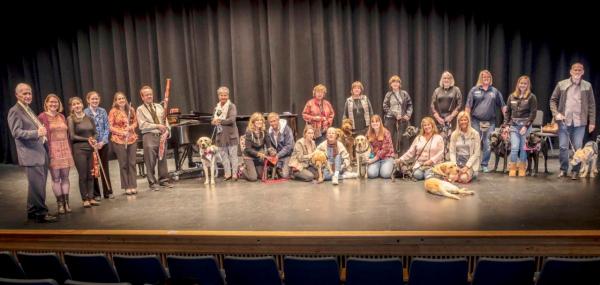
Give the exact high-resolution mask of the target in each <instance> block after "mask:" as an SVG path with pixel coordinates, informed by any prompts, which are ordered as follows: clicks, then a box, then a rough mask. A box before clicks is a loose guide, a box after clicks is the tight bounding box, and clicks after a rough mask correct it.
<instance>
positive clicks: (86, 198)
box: [67, 97, 100, 208]
mask: <svg viewBox="0 0 600 285" xmlns="http://www.w3.org/2000/svg"><path fill="white" fill-rule="evenodd" d="M69 105H70V106H71V115H69V118H68V119H67V121H68V124H69V137H70V139H71V142H72V143H73V158H74V159H75V168H77V172H78V173H79V191H80V192H81V200H82V201H83V207H85V208H89V207H91V206H98V205H100V202H98V201H96V200H94V180H93V179H94V177H93V176H92V169H93V168H94V159H93V155H94V148H95V147H96V126H95V124H94V122H93V121H92V119H91V118H90V117H88V116H86V115H85V113H84V112H83V101H81V98H79V97H72V98H71V99H69Z"/></svg>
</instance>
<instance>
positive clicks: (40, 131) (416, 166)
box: [8, 63, 596, 222]
mask: <svg viewBox="0 0 600 285" xmlns="http://www.w3.org/2000/svg"><path fill="white" fill-rule="evenodd" d="M570 74H571V77H570V78H569V79H565V80H563V81H560V82H559V83H558V84H557V86H556V88H555V90H554V92H553V93H552V96H551V98H550V110H551V111H552V115H553V117H554V120H555V121H556V122H558V123H559V144H560V157H559V158H560V175H559V176H560V177H564V176H567V175H568V172H567V170H568V158H569V157H568V156H569V155H568V150H569V147H570V145H569V144H572V145H573V147H574V148H575V149H578V148H581V146H582V144H583V137H584V134H585V131H586V127H587V131H588V132H592V131H593V130H594V128H595V125H594V123H595V120H596V118H595V101H594V93H593V89H592V86H591V84H590V83H589V82H587V81H585V80H583V79H582V76H583V74H584V68H583V65H582V64H581V63H575V64H573V65H572V66H571V70H570ZM388 83H389V91H388V92H387V93H386V94H385V97H384V100H383V114H382V115H381V116H380V115H378V114H374V112H373V107H372V105H371V102H370V100H369V97H368V96H367V95H366V94H364V86H363V84H362V83H361V82H359V81H356V82H354V83H352V85H351V88H350V97H348V98H347V99H346V101H345V104H344V110H343V118H344V119H348V120H350V122H351V123H352V135H353V136H357V135H364V136H365V137H366V138H367V140H368V142H369V144H370V146H371V149H372V151H371V153H370V155H369V159H368V160H367V162H366V164H367V174H368V177H369V178H376V177H382V178H390V177H391V175H392V171H393V168H394V163H400V162H402V163H405V164H407V165H411V167H412V169H411V171H412V175H413V177H414V178H416V179H425V178H427V177H428V176H430V175H431V170H430V169H431V167H432V166H433V165H435V164H438V163H440V162H443V161H445V160H450V161H452V162H455V163H456V164H457V165H458V167H459V179H458V182H461V183H468V182H470V181H471V180H472V179H473V178H474V177H476V176H477V173H478V172H488V171H489V170H488V162H489V160H490V136H491V134H492V132H493V131H494V130H495V127H496V122H497V118H496V115H497V113H498V111H500V112H501V113H502V114H503V117H504V120H503V124H502V127H506V128H509V130H510V143H511V152H510V163H509V176H524V175H525V168H526V160H527V153H526V150H525V144H526V140H527V136H528V135H529V133H530V132H531V128H532V123H533V121H534V119H535V116H536V111H537V103H538V102H537V98H536V96H535V95H534V94H533V93H532V91H531V79H530V78H529V77H528V76H525V75H523V76H521V77H519V78H518V80H517V82H516V86H515V89H514V91H513V92H512V93H511V94H510V95H509V96H508V99H507V102H508V104H506V103H505V101H504V99H503V96H502V94H501V93H500V91H499V90H498V89H496V88H495V87H494V86H493V78H492V74H491V72H490V71H488V70H482V71H481V72H480V73H479V77H478V80H477V83H476V84H475V86H474V87H473V88H471V89H470V91H469V93H468V95H467V98H466V102H465V104H464V110H463V96H462V93H461V91H460V89H459V88H458V87H457V86H455V81H454V77H453V75H452V74H451V73H450V72H448V71H445V72H443V73H442V75H441V78H440V81H439V86H438V87H437V88H436V89H435V91H434V92H433V94H432V97H431V105H430V108H431V116H427V117H424V118H423V119H422V120H421V122H420V129H419V133H418V135H416V137H415V138H414V140H413V142H412V144H410V142H409V138H408V137H407V136H405V135H404V134H405V133H406V131H407V128H408V126H409V122H410V120H411V117H412V114H413V104H412V99H411V97H410V95H409V94H408V92H407V91H406V90H403V89H402V80H401V79H400V77H399V76H397V75H394V76H392V77H391V78H390V79H389V81H388ZM15 94H16V97H17V103H16V104H15V105H14V106H13V107H12V108H11V109H10V111H9V114H8V123H9V126H10V130H11V133H12V134H13V136H14V138H15V143H16V148H17V154H18V157H19V165H21V166H23V167H25V170H26V173H27V177H28V182H29V190H28V191H29V192H28V193H29V194H28V203H27V208H28V217H29V218H32V219H35V220H36V221H38V222H53V221H55V220H56V217H54V216H52V215H48V208H47V207H46V205H45V184H46V179H47V172H48V167H49V168H50V175H51V177H52V189H53V192H54V194H55V196H56V199H57V204H58V213H59V214H62V213H66V212H70V211H71V207H70V205H69V188H70V186H69V169H70V167H71V166H73V165H74V166H75V168H76V169H77V172H78V173H79V189H80V193H81V197H82V201H83V206H84V207H91V206H97V205H99V204H100V200H101V198H100V197H101V195H100V190H99V185H100V184H103V193H102V194H103V195H104V198H107V199H112V198H114V194H113V192H112V190H111V189H112V188H111V182H110V178H109V173H108V169H109V168H108V159H109V158H108V156H109V153H110V152H109V138H110V149H111V150H112V151H113V152H114V153H115V155H116V157H117V160H118V163H119V171H120V176H121V188H122V189H123V190H124V191H125V194H127V195H134V194H136V193H137V182H136V171H135V160H136V157H135V156H136V149H137V143H136V142H137V140H138V134H137V131H136V130H137V129H139V132H140V133H141V135H142V141H143V150H144V163H145V165H146V168H147V172H148V174H147V179H148V184H149V186H150V188H151V189H152V190H159V189H160V187H172V185H171V184H170V183H169V177H168V170H167V164H166V160H165V159H164V158H163V157H161V156H160V155H159V153H160V148H161V147H166V146H164V145H162V146H161V144H164V141H165V140H166V139H168V138H169V137H170V133H171V132H170V125H169V123H168V121H167V120H166V116H165V114H166V113H165V110H164V108H163V106H162V105H160V104H157V103H154V94H153V90H152V88H150V87H149V86H143V87H142V88H141V89H140V96H141V99H142V102H143V104H142V105H140V106H139V107H138V108H137V110H134V109H133V108H132V107H131V105H130V103H129V102H128V101H127V97H126V96H125V94H124V93H123V92H117V93H115V95H114V98H113V104H112V108H111V110H110V112H108V114H107V112H106V110H105V109H103V108H102V107H99V103H100V99H101V98H100V94H98V92H95V91H91V92H89V93H88V94H87V96H86V101H87V103H88V107H87V108H85V109H84V105H83V100H82V99H81V98H79V97H72V98H70V99H69V108H70V115H69V116H68V117H67V118H65V117H64V116H63V115H62V114H61V112H62V111H63V106H62V103H61V101H60V99H59V97H58V96H56V95H55V94H49V95H48V96H47V97H46V99H45V101H44V112H43V113H41V114H39V115H38V116H36V115H35V114H34V112H33V111H32V110H31V108H30V107H29V105H30V104H31V101H32V91H31V86H29V85H28V84H25V83H20V84H18V85H17V87H16V88H15ZM326 94H327V88H326V87H325V86H324V85H322V84H319V85H317V86H315V87H314V88H313V92H312V95H313V96H312V98H311V99H310V100H309V101H308V102H307V103H306V105H305V107H304V109H303V111H302V117H303V119H304V120H305V122H306V126H305V128H304V131H303V133H302V137H301V138H299V139H298V140H296V141H294V137H293V131H292V129H291V128H290V126H288V125H287V122H286V120H283V119H281V118H280V117H279V115H278V114H277V113H270V114H268V116H267V118H266V121H265V117H264V115H263V114H262V113H254V114H252V115H251V116H250V120H249V122H248V127H247V129H246V131H245V134H244V135H243V136H242V138H241V139H240V137H239V132H238V129H237V125H236V116H237V108H236V106H235V104H233V102H232V101H231V100H230V99H229V95H230V92H229V89H228V88H227V87H219V88H218V90H217V96H218V100H219V101H218V103H217V106H216V107H215V109H214V110H215V112H214V115H213V119H212V125H213V126H214V128H215V144H216V145H217V146H218V147H219V152H220V153H219V154H220V157H221V160H222V164H223V168H224V180H233V181H236V180H237V179H239V178H240V176H243V177H244V178H245V179H247V180H248V181H256V180H259V179H260V178H261V177H263V175H264V171H265V170H266V169H265V166H266V165H267V164H266V163H265V160H266V159H267V158H269V159H271V160H273V161H274V164H275V166H274V167H275V168H276V172H277V174H278V175H277V176H279V177H281V178H293V179H296V180H301V181H313V180H315V179H316V177H317V169H316V168H315V166H314V165H313V164H312V162H311V158H312V155H313V154H314V152H315V151H316V150H320V151H322V152H324V153H325V154H326V157H327V160H328V163H329V164H330V165H331V170H329V169H326V170H325V171H324V179H325V180H331V181H332V183H333V184H338V183H339V180H340V179H341V178H343V177H351V176H353V173H352V163H351V153H350V152H352V151H353V150H352V149H346V147H345V145H344V143H342V142H341V141H340V138H339V137H338V136H339V132H338V130H337V129H336V128H334V127H333V120H334V117H335V111H334V108H333V106H332V104H331V103H330V102H329V101H327V100H326V99H325V96H326ZM453 123H455V126H454V127H453V126H452V124H453ZM452 129H454V130H452ZM109 134H110V135H109ZM238 145H239V146H241V150H242V152H241V153H240V154H238ZM94 154H96V156H94ZM397 157H398V158H397ZM396 159H398V160H400V161H395V160H396ZM240 162H242V163H243V165H244V167H243V170H240V167H239V166H240ZM272 163H273V162H272ZM157 166H158V179H157V178H156V177H155V168H156V167H157ZM97 168H99V169H100V171H103V172H104V177H102V179H101V181H100V182H98V179H99V178H95V176H94V175H93V173H97V172H98V169H97ZM577 171H578V166H575V167H573V169H572V173H571V177H572V178H574V179H575V178H576V177H577V175H576V172H577ZM97 176H101V175H97ZM354 176H355V175H354Z"/></svg>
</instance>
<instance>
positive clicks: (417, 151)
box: [399, 117, 444, 180]
mask: <svg viewBox="0 0 600 285" xmlns="http://www.w3.org/2000/svg"><path fill="white" fill-rule="evenodd" d="M443 159H444V139H443V138H442V136H440V135H439V134H438V130H437V127H436V126H435V121H434V120H433V119H432V118H431V117H425V118H423V119H422V120H421V129H420V131H419V135H418V136H417V137H416V138H415V140H414V141H413V143H412V144H411V145H410V148H409V149H408V150H407V151H406V152H405V153H404V154H403V155H402V156H401V157H400V158H399V160H400V161H401V162H403V163H408V162H409V161H414V163H413V165H412V169H413V177H414V178H415V179H417V180H423V179H425V178H427V177H429V176H430V175H431V167H432V166H433V165H435V164H438V163H440V162H442V161H443Z"/></svg>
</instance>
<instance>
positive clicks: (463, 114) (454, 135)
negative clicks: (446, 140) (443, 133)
mask: <svg viewBox="0 0 600 285" xmlns="http://www.w3.org/2000/svg"><path fill="white" fill-rule="evenodd" d="M462 118H467V121H469V122H468V123H467V134H469V135H471V134H472V133H473V132H476V133H477V131H476V130H475V129H473V127H471V115H469V113H467V112H465V111H462V112H460V113H458V115H456V128H455V129H454V131H453V132H452V135H451V136H450V139H451V140H456V139H458V136H459V135H460V119H462ZM478 134H479V133H478Z"/></svg>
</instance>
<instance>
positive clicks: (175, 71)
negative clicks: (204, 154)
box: [0, 0, 600, 163]
mask: <svg viewBox="0 0 600 285" xmlns="http://www.w3.org/2000/svg"><path fill="white" fill-rule="evenodd" d="M49 2H52V1H49ZM80 2H83V3H75V4H65V3H44V2H42V3H35V2H31V1H20V2H18V3H13V4H10V6H7V4H0V5H5V7H4V8H5V9H2V12H1V14H0V17H1V18H2V19H0V24H1V27H2V28H0V29H1V30H2V31H3V38H4V41H3V42H4V49H5V50H6V51H5V52H3V53H2V55H1V56H0V59H1V60H0V88H1V89H0V92H2V101H1V103H0V104H1V105H0V117H1V118H3V120H2V124H0V140H1V145H0V162H7V163H14V162H15V161H16V153H15V151H14V142H13V139H12V137H11V135H10V132H9V130H8V128H7V124H6V120H4V118H6V115H7V111H8V109H9V108H10V107H11V106H12V105H13V104H14V103H15V97H14V87H15V85H16V84H17V83H18V82H21V81H24V82H28V83H31V84H32V86H33V91H34V102H33V105H32V108H33V109H34V110H37V111H41V110H42V101H43V98H44V97H45V95H46V94H48V93H51V92H53V93H57V94H59V96H61V97H62V98H63V99H65V101H66V100H68V98H70V97H73V96H84V95H85V93H87V92H88V91H90V90H97V91H99V92H100V94H101V95H102V96H103V100H104V101H103V102H102V106H104V107H105V108H108V107H109V106H110V105H111V102H112V95H113V94H114V92H115V91H117V90H122V91H125V92H126V93H127V94H128V95H129V96H131V99H132V101H133V103H134V104H136V105H137V104H139V103H140V99H139V97H138V95H137V94H138V90H139V87H140V86H142V85H144V84H149V85H150V86H152V87H154V88H155V94H157V95H158V97H162V94H161V93H162V92H163V91H162V90H164V84H165V78H167V77H170V78H172V79H173V85H172V91H171V92H172V93H171V101H170V106H172V107H179V108H181V109H182V111H183V112H189V111H192V110H196V111H203V112H211V111H212V109H213V107H214V105H215V103H216V101H217V97H216V94H215V93H216V92H215V91H216V89H217V87H218V86H221V85H225V86H229V87H230V89H231V91H232V95H231V98H232V100H233V101H234V102H235V103H236V105H237V106H238V112H239V113H240V114H250V113H252V112H255V111H260V112H269V111H275V112H284V111H290V112H295V113H300V112H301V111H302V108H303V106H304V104H305V102H306V100H308V99H309V98H311V90H312V87H313V86H314V85H316V84H318V83H323V84H325V85H326V86H327V88H328V94H327V99H328V100H330V101H331V102H332V104H333V106H334V108H335V110H336V112H337V115H336V123H339V121H340V118H341V109H342V108H343V106H344V100H345V98H346V97H347V96H348V94H349V91H350V90H349V89H350V84H351V83H352V82H353V81H355V80H360V81H362V82H363V84H364V85H365V93H366V94H367V95H368V96H369V97H370V99H371V103H372V104H373V107H374V110H375V112H376V113H381V110H382V107H381V106H382V101H383V96H384V94H385V92H386V90H387V88H388V85H387V81H388V79H389V77H390V76H392V75H394V74H398V75H400V77H401V78H402V79H403V89H406V90H407V91H408V92H409V94H410V95H411V96H412V98H413V102H414V108H415V113H414V116H413V123H415V122H418V120H419V119H420V118H422V117H423V116H425V115H428V114H429V103H430V102H429V101H430V96H431V93H432V92H433V90H434V89H435V88H436V87H437V84H438V82H439V78H440V75H441V73H442V71H443V70H450V71H451V72H452V73H453V74H454V76H455V78H456V84H457V86H459V87H460V88H461V90H462V91H463V93H464V94H465V97H466V93H467V92H468V90H469V89H470V88H471V87H472V86H473V85H474V84H475V82H476V79H477V75H478V72H479V71H480V70H481V69H489V70H491V72H492V74H493V76H494V85H495V86H496V87H497V88H499V89H500V90H501V92H502V93H503V94H504V97H505V98H506V97H507V95H508V93H509V92H511V91H512V90H513V89H514V85H515V80H516V79H517V77H518V76H520V75H521V74H528V75H530V76H531V77H532V81H533V91H534V93H535V94H536V95H537V96H538V102H539V105H540V106H539V107H540V109H541V110H544V112H545V114H546V115H545V118H544V121H549V120H550V116H549V115H548V113H549V112H548V111H549V110H548V109H549V108H548V99H549V96H550V94H551V92H552V90H553V88H554V86H555V84H556V82H557V81H558V80H560V79H563V78H566V77H568V70H569V65H570V64H571V63H572V62H574V61H582V62H583V63H584V64H585V66H586V75H585V76H584V77H585V79H586V80H589V81H591V82H592V84H593V85H594V86H595V87H596V88H600V87H598V86H600V75H599V74H598V72H596V70H595V69H597V68H598V67H597V66H598V64H595V63H597V56H596V55H595V54H594V51H595V50H597V48H598V45H597V44H595V43H594V42H593V40H592V37H593V36H595V35H596V32H594V31H592V27H594V26H595V25H594V24H593V20H594V19H593V14H592V12H591V10H592V9H591V7H590V9H586V8H585V7H583V6H582V5H577V8H574V7H573V8H569V9H567V8H566V7H564V6H562V7H561V6H557V7H551V6H549V5H550V4H548V3H549V2H536V1H533V2H528V1H521V2H527V3H521V2H517V1H508V2H507V1H498V3H493V2H491V1H490V2H488V3H487V4H486V3H485V2H483V1H482V2H479V3H478V4H471V3H467V2H457V1H342V0H335V1H324V0H313V1H287V0H274V1H266V0H240V1H216V0H215V1H201V2H197V1H189V2H187V1H170V2H163V1H150V2H148V1H146V2H144V3H135V2H128V1H120V2H118V1H108V2H103V1H92V3H90V2H88V1H80ZM565 5H567V6H568V3H565ZM597 97H598V96H597ZM596 100H597V101H598V99H596Z"/></svg>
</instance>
